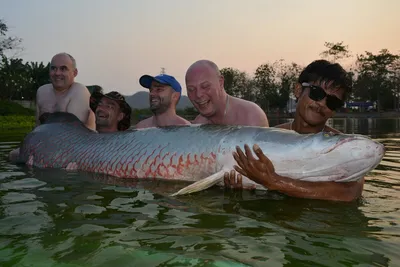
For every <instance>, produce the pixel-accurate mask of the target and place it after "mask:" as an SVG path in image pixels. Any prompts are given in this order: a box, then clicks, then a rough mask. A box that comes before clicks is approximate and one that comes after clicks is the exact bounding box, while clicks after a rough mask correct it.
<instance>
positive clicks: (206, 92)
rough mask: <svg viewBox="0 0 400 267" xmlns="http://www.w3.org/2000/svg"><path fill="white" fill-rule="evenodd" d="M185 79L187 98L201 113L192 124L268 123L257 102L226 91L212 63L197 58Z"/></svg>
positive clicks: (263, 125) (218, 72)
mask: <svg viewBox="0 0 400 267" xmlns="http://www.w3.org/2000/svg"><path fill="white" fill-rule="evenodd" d="M185 78H186V88H187V93H188V97H189V99H190V101H191V102H192V104H193V106H194V107H195V108H196V109H197V110H198V111H199V112H200V115H198V116H197V117H196V119H195V120H194V121H193V122H192V123H194V124H197V123H199V124H227V125H247V126H260V127H268V126H269V123H268V118H267V115H266V114H265V112H264V111H263V110H262V109H261V108H260V107H259V106H258V105H257V104H255V103H253V102H250V101H247V100H244V99H240V98H237V97H233V96H230V95H228V94H227V93H226V91H225V88H224V77H223V76H222V75H221V73H220V71H219V69H218V66H217V65H216V64H215V63H214V62H212V61H209V60H199V61H196V62H195V63H193V64H192V65H191V66H190V67H189V68H188V70H187V72H186V77H185Z"/></svg>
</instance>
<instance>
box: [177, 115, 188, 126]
mask: <svg viewBox="0 0 400 267" xmlns="http://www.w3.org/2000/svg"><path fill="white" fill-rule="evenodd" d="M177 116H178V120H179V124H183V125H189V124H192V123H191V122H190V121H188V120H187V119H185V118H183V117H181V116H179V115H177Z"/></svg>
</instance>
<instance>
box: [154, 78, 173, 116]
mask: <svg viewBox="0 0 400 267" xmlns="http://www.w3.org/2000/svg"><path fill="white" fill-rule="evenodd" d="M149 90H150V94H149V101H150V109H151V111H152V112H153V113H154V114H162V113H164V112H166V111H167V110H168V109H170V108H171V107H172V106H173V105H176V103H177V101H178V99H179V93H178V92H176V91H175V90H174V89H172V87H171V86H169V85H166V84H162V83H159V82H157V81H153V82H152V83H151V86H150V89H149Z"/></svg>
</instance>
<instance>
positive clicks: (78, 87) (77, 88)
mask: <svg viewBox="0 0 400 267" xmlns="http://www.w3.org/2000/svg"><path fill="white" fill-rule="evenodd" d="M70 90H71V92H83V93H85V94H89V95H90V92H89V89H88V88H87V87H86V86H85V85H83V84H81V83H78V82H74V83H73V84H71V87H70Z"/></svg>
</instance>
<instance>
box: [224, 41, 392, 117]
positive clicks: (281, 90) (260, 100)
mask: <svg viewBox="0 0 400 267" xmlns="http://www.w3.org/2000/svg"><path fill="white" fill-rule="evenodd" d="M324 48H325V50H323V51H322V52H321V53H320V57H321V58H324V59H327V60H329V61H331V62H337V63H341V64H342V66H343V67H344V68H345V70H346V71H347V72H348V75H349V77H350V78H351V81H352V93H351V94H350V96H349V98H348V101H352V102H367V101H368V102H375V103H376V108H377V109H378V110H399V108H400V106H399V104H400V103H399V99H400V54H394V53H391V52H390V51H389V50H388V49H381V50H380V51H379V52H378V53H375V54H374V53H372V52H369V51H365V52H364V53H363V54H358V55H355V56H352V54H351V52H350V50H349V48H348V46H347V45H344V44H343V42H337V43H333V42H325V43H324ZM351 58H354V60H353V61H352V64H350V66H345V65H344V64H343V63H342V61H345V60H346V61H348V60H349V59H351ZM310 63H311V62H310ZM303 68H305V66H301V65H299V64H297V63H295V62H291V63H287V62H285V60H283V59H281V60H278V61H275V62H273V63H264V64H262V65H260V66H259V67H258V68H257V69H256V71H255V72H254V74H253V75H251V76H250V75H249V74H248V73H246V72H243V71H240V70H238V69H234V68H229V67H228V68H223V69H221V72H222V74H223V76H224V77H225V89H226V91H227V92H228V93H229V94H231V95H234V96H237V97H241V98H244V99H247V100H250V101H253V102H256V103H257V104H258V105H260V106H261V107H262V108H263V109H264V110H265V111H267V112H269V111H277V110H285V108H286V105H287V103H288V101H289V98H290V96H291V95H292V91H293V86H294V84H295V83H296V82H297V79H298V77H299V75H300V72H301V71H302V70H303Z"/></svg>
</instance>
